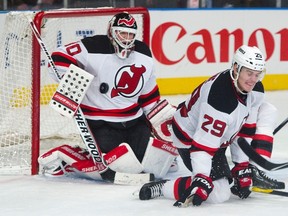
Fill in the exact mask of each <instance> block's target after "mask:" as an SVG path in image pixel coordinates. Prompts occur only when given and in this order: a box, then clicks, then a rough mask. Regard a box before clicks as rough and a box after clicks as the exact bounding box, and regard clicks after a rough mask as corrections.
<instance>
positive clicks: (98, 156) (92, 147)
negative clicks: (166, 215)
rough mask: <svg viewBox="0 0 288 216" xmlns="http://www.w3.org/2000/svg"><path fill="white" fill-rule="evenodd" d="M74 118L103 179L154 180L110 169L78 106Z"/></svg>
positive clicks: (119, 181)
mask: <svg viewBox="0 0 288 216" xmlns="http://www.w3.org/2000/svg"><path fill="white" fill-rule="evenodd" d="M27 19H28V22H29V24H30V27H31V29H32V31H33V33H34V36H35V38H36V39H37V41H38V43H39V45H40V47H41V49H42V51H43V52H44V54H45V56H46V58H47V60H48V63H49V64H50V66H51V68H52V70H53V72H54V74H55V76H56V77H57V79H58V81H60V80H61V76H60V74H59V73H58V71H57V68H56V66H55V64H54V61H53V59H52V57H51V55H50V54H49V52H48V50H47V48H46V45H45V44H44V42H43V40H42V38H41V35H40V33H39V31H38V29H37V27H36V25H35V23H34V22H33V20H31V19H30V18H28V17H27ZM74 120H75V122H76V125H77V128H78V130H79V133H80V136H81V138H82V140H83V142H84V144H85V146H86V147H87V149H88V151H89V153H90V155H91V156H92V159H93V161H94V163H95V166H96V167H97V168H98V170H99V174H100V175H101V177H102V179H103V180H105V181H109V182H112V183H115V184H128V185H137V184H144V183H147V182H149V181H153V180H154V175H153V174H150V173H141V174H130V173H119V172H115V171H114V170H111V169H110V168H109V167H108V166H107V165H106V163H105V161H104V158H103V156H102V152H101V151H100V149H99V146H98V145H97V143H96V141H95V139H94V137H93V135H92V133H91V131H90V128H89V126H88V124H87V122H86V119H85V117H84V114H83V112H82V110H81V108H80V107H79V108H78V110H77V111H76V114H75V116H74Z"/></svg>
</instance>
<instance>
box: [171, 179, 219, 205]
mask: <svg viewBox="0 0 288 216" xmlns="http://www.w3.org/2000/svg"><path fill="white" fill-rule="evenodd" d="M213 187H214V185H213V183H212V179H211V178H210V177H208V176H205V175H203V174H197V175H196V176H195V177H194V179H193V181H192V184H191V186H190V187H189V188H187V189H186V190H185V192H184V193H183V195H182V196H181V197H180V199H179V200H177V201H176V202H175V203H174V206H177V207H187V206H188V205H189V204H190V203H191V202H192V205H193V206H200V205H201V204H202V202H203V201H205V200H207V198H208V196H209V194H210V193H211V192H212V190H213Z"/></svg>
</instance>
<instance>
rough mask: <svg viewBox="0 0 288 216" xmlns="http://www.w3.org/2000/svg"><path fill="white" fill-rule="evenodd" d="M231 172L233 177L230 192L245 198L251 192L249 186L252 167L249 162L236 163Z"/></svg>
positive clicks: (250, 184)
mask: <svg viewBox="0 0 288 216" xmlns="http://www.w3.org/2000/svg"><path fill="white" fill-rule="evenodd" d="M231 172H232V176H233V179H234V186H232V187H231V192H232V193H233V194H234V195H236V196H238V197H240V198H241V199H246V198H247V197H248V196H249V195H250V193H251V191H250V189H249V188H250V186H252V169H251V167H249V163H248V162H244V163H239V164H236V165H235V166H234V168H233V169H232V171H231Z"/></svg>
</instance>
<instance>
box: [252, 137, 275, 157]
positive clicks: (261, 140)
mask: <svg viewBox="0 0 288 216" xmlns="http://www.w3.org/2000/svg"><path fill="white" fill-rule="evenodd" d="M251 146H252V147H253V148H254V149H255V151H256V152H257V153H258V154H260V155H264V156H266V157H269V158H270V157H271V155H272V149H273V137H271V136H267V135H264V134H256V135H255V136H254V137H253V140H252V142H251Z"/></svg>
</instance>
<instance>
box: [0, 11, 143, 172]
mask: <svg viewBox="0 0 288 216" xmlns="http://www.w3.org/2000/svg"><path fill="white" fill-rule="evenodd" d="M67 11H68V10H67ZM87 11H89V10H82V11H81V15H79V10H75V17H73V16H72V17H67V18H65V16H64V17H63V13H61V11H59V15H57V13H55V15H54V16H56V17H55V18H51V17H49V18H44V20H43V21H42V24H41V37H42V39H43V41H44V43H45V45H46V48H47V50H48V51H49V53H50V54H51V52H52V51H54V50H55V48H56V47H58V46H61V45H64V44H67V43H70V42H73V41H77V40H80V39H82V38H83V37H86V36H91V35H95V34H106V31H107V25H108V21H109V20H110V19H111V17H112V15H111V14H107V15H103V14H102V15H100V14H93V16H92V15H91V14H88V13H86V12H87ZM99 11H101V10H99ZM69 12H71V10H69ZM76 12H77V13H76ZM118 12H119V11H118ZM114 13H116V11H115V12H114ZM76 14H77V15H76ZM34 16H35V13H33V12H10V13H9V14H7V17H6V21H5V26H4V30H3V35H1V40H0V42H1V43H0V46H1V48H2V49H1V50H3V52H1V53H0V146H1V147H0V174H3V173H4V174H6V173H7V174H10V173H20V174H22V173H23V174H26V173H30V170H31V156H32V155H31V148H32V140H33V138H32V137H31V136H32V135H31V134H32V126H33V124H35V121H38V119H33V121H32V117H31V115H32V104H33V103H37V102H36V101H33V100H32V82H35V80H33V76H32V68H33V67H34V64H33V63H34V60H33V54H35V49H34V47H33V43H32V31H31V28H30V25H29V21H28V19H27V17H30V18H33V17H34ZM133 16H134V17H135V18H136V20H137V24H138V28H139V29H140V31H139V34H138V36H137V39H140V40H143V32H144V30H143V16H142V15H140V14H134V15H133ZM44 17H45V16H44ZM40 59H41V69H40V76H41V83H40V96H41V97H40V151H41V152H42V151H45V150H47V149H49V148H51V147H55V146H57V145H60V144H64V143H66V144H79V145H83V144H82V141H81V140H80V138H79V134H78V131H77V128H76V125H75V123H74V121H73V119H68V118H66V117H63V116H61V115H60V114H58V113H56V112H55V111H54V110H52V109H51V108H50V107H49V106H48V105H47V104H48V103H49V101H50V99H51V97H52V95H53V93H54V92H55V90H56V88H57V83H55V82H54V81H53V80H52V79H51V78H50V77H49V76H48V72H47V64H48V63H47V62H48V61H47V58H46V56H45V55H44V53H41V58H40ZM33 91H39V89H33ZM34 108H35V107H34ZM36 108H37V106H36ZM35 130H37V128H36V129H35ZM34 132H35V131H34ZM33 145H35V144H33ZM33 148H35V146H33Z"/></svg>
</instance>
